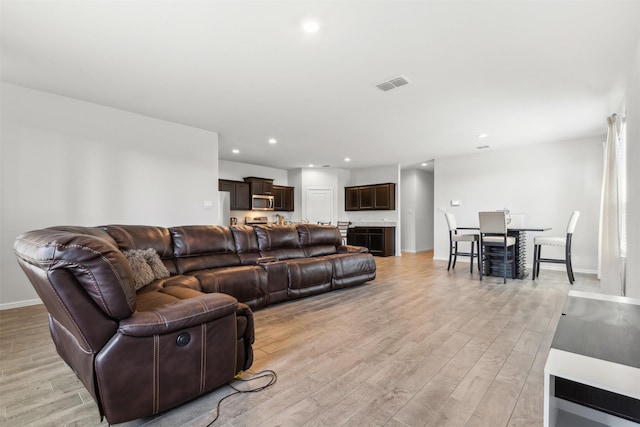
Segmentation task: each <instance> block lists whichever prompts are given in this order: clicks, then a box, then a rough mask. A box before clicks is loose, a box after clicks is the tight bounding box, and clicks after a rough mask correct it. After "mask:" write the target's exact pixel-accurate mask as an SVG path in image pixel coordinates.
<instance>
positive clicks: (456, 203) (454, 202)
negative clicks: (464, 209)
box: [451, 200, 460, 206]
mask: <svg viewBox="0 0 640 427" xmlns="http://www.w3.org/2000/svg"><path fill="white" fill-rule="evenodd" d="M451 206H460V200H452V201H451Z"/></svg>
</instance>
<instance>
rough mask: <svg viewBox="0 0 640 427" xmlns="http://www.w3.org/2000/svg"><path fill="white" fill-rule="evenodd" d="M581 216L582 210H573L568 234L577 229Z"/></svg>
mask: <svg viewBox="0 0 640 427" xmlns="http://www.w3.org/2000/svg"><path fill="white" fill-rule="evenodd" d="M578 218H580V211H573V213H572V214H571V218H569V224H568V225H567V234H573V230H575V229H576V224H577V223H578Z"/></svg>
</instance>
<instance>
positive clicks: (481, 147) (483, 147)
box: [476, 145, 491, 150]
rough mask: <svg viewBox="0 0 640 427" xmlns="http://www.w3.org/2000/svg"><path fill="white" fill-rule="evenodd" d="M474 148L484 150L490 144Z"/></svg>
mask: <svg viewBox="0 0 640 427" xmlns="http://www.w3.org/2000/svg"><path fill="white" fill-rule="evenodd" d="M476 148H477V149H478V150H485V149H487V148H491V146H490V145H480V146H478V147H476Z"/></svg>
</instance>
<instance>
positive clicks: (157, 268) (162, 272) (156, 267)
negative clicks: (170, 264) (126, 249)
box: [142, 248, 171, 279]
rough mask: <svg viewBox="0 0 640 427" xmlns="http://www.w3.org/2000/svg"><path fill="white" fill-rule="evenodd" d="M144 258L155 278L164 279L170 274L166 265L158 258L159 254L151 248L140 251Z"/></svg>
mask: <svg viewBox="0 0 640 427" xmlns="http://www.w3.org/2000/svg"><path fill="white" fill-rule="evenodd" d="M142 253H143V255H144V258H145V259H146V260H147V263H148V264H149V267H151V271H153V277H155V278H156V279H166V278H167V277H169V276H170V275H171V274H170V273H169V270H167V267H165V265H164V264H163V263H162V260H161V259H160V255H158V252H156V251H155V249H153V248H149V249H147V250H143V251H142Z"/></svg>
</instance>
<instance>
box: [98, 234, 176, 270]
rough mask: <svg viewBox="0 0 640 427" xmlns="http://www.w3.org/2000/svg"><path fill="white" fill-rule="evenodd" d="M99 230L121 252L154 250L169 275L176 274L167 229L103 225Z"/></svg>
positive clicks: (171, 243)
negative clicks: (111, 239) (110, 238)
mask: <svg viewBox="0 0 640 427" xmlns="http://www.w3.org/2000/svg"><path fill="white" fill-rule="evenodd" d="M100 228H102V229H103V230H105V231H106V232H107V233H109V235H110V236H111V237H112V238H113V239H114V240H115V241H116V243H117V244H118V247H119V248H120V250H121V251H123V252H125V251H129V250H133V249H149V248H152V249H154V250H155V251H156V252H157V253H158V255H159V256H160V259H161V260H162V263H163V264H164V265H165V267H167V270H169V273H171V274H176V272H177V270H176V265H175V263H174V262H173V242H172V240H171V233H169V229H168V228H165V227H155V226H152V225H104V226H102V227H100Z"/></svg>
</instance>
